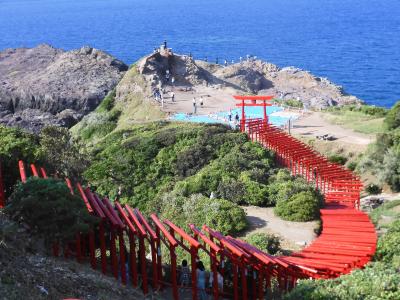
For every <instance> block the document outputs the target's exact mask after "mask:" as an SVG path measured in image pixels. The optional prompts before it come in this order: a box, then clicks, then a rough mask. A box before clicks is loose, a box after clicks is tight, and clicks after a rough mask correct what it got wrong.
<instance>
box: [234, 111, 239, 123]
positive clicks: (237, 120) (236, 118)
mask: <svg viewBox="0 0 400 300" xmlns="http://www.w3.org/2000/svg"><path fill="white" fill-rule="evenodd" d="M235 120H236V122H237V123H238V124H239V120H240V118H239V114H238V113H237V112H236V115H235Z"/></svg>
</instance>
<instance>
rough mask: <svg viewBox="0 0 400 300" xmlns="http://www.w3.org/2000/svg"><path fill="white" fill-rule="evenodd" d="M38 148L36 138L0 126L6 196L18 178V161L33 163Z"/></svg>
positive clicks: (0, 149)
mask: <svg viewBox="0 0 400 300" xmlns="http://www.w3.org/2000/svg"><path fill="white" fill-rule="evenodd" d="M38 147H39V141H38V138H37V137H36V136H34V135H32V134H29V133H26V132H24V131H22V130H21V129H17V128H9V127H5V126H1V125H0V163H1V168H2V172H3V180H4V185H5V188H6V195H7V196H9V195H10V194H11V192H12V187H13V186H14V185H15V184H16V182H17V181H18V180H19V178H20V176H19V169H18V161H19V160H23V161H25V162H32V161H34V160H35V156H36V152H37V150H38ZM27 172H29V169H27Z"/></svg>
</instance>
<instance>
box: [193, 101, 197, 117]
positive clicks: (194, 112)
mask: <svg viewBox="0 0 400 300" xmlns="http://www.w3.org/2000/svg"><path fill="white" fill-rule="evenodd" d="M196 113H197V103H196V98H193V114H194V115H195V114H196Z"/></svg>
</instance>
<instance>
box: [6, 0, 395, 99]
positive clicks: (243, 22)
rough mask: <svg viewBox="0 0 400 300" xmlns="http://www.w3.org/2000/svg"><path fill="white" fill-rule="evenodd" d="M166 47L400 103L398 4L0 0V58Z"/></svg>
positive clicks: (131, 52) (131, 54)
mask: <svg viewBox="0 0 400 300" xmlns="http://www.w3.org/2000/svg"><path fill="white" fill-rule="evenodd" d="M164 39H167V40H168V42H169V46H170V47H172V48H173V49H174V50H175V51H176V52H180V53H189V52H192V54H193V55H194V57H195V58H205V57H208V59H209V60H212V61H213V60H215V58H216V57H219V58H220V61H221V60H224V59H227V60H229V61H230V60H231V59H234V60H236V61H237V60H238V58H239V57H240V56H243V57H244V56H246V55H247V54H252V55H256V56H258V57H259V58H262V59H265V60H268V61H270V62H273V63H275V64H277V65H279V66H287V65H293V66H296V67H300V68H303V69H307V70H310V71H311V72H313V73H315V74H316V75H319V76H324V77H325V76H326V77H328V78H330V79H331V80H332V81H334V82H336V83H338V84H341V85H343V86H344V87H345V90H346V91H347V92H348V93H351V94H354V95H356V96H358V97H360V98H361V99H363V100H365V101H366V102H368V103H371V104H377V105H383V106H391V105H392V104H393V103H394V102H395V101H396V100H399V99H400V92H399V90H400V81H399V75H400V1H399V0H384V1H382V0H368V1H366V0H364V1H362V0H323V1H320V0H296V1H293V0H229V1H228V0H218V1H215V0H190V1H189V0H157V1H149V0H79V1H77V0H0V50H1V49H4V48H9V47H11V48H15V47H21V46H26V47H33V46H36V45H37V44H40V43H49V44H52V45H54V46H55V47H61V48H64V49H73V48H79V47H81V46H82V45H91V46H94V47H97V48H100V49H104V50H106V51H108V52H110V53H111V54H113V55H115V56H116V57H118V58H120V59H122V60H123V61H125V62H127V63H133V62H134V61H136V60H137V59H138V58H139V57H141V56H143V55H145V54H147V53H149V52H151V51H152V49H153V48H154V47H155V46H158V45H159V44H160V43H161V42H162V41H163V40H164Z"/></svg>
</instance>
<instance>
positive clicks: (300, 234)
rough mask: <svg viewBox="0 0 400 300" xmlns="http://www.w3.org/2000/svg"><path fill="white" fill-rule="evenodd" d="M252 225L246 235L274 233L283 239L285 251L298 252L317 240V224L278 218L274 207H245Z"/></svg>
mask: <svg viewBox="0 0 400 300" xmlns="http://www.w3.org/2000/svg"><path fill="white" fill-rule="evenodd" d="M243 209H244V210H245V212H246V218H247V220H248V222H249V224H250V226H249V230H248V231H247V232H246V235H248V234H251V233H256V232H264V233H273V234H276V235H278V236H280V237H281V238H282V245H283V247H284V248H285V249H290V250H297V249H299V248H302V247H304V246H306V245H308V244H310V243H311V242H312V241H313V240H314V239H315V238H316V235H315V233H314V229H315V228H317V227H318V224H317V222H315V221H314V222H289V221H284V220H282V219H281V218H279V217H276V216H275V214H274V212H273V208H272V207H257V206H243Z"/></svg>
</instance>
